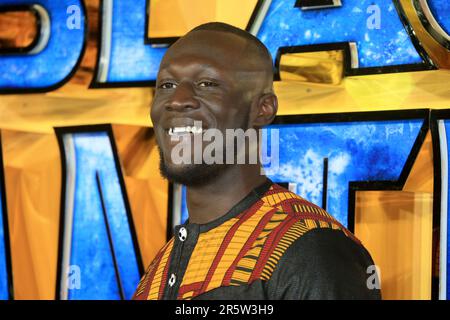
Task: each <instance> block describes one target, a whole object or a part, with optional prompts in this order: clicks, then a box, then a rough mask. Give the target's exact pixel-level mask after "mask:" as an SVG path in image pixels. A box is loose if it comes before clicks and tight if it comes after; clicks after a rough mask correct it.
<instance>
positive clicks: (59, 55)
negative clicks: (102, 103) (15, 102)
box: [0, 0, 85, 89]
mask: <svg viewBox="0 0 450 320" xmlns="http://www.w3.org/2000/svg"><path fill="white" fill-rule="evenodd" d="M33 4H40V5H41V6H42V7H44V8H45V9H46V10H47V11H48V14H49V16H50V26H51V27H50V38H49V40H48V44H47V46H46V47H45V48H44V49H43V50H42V51H41V52H40V53H38V54H29V55H27V54H10V55H0V89H42V88H47V87H50V86H53V85H56V84H58V83H59V82H61V81H62V80H63V79H65V78H66V77H67V76H68V75H69V74H70V72H71V71H72V70H73V68H74V67H75V65H76V63H77V61H78V58H79V57H80V54H81V50H82V47H83V43H84V41H85V27H84V22H85V17H84V15H83V12H82V11H81V10H80V14H81V16H80V22H81V24H80V28H79V29H69V28H68V27H67V25H66V22H67V19H68V18H69V16H71V15H70V14H68V13H67V8H68V7H69V6H71V5H75V6H78V7H79V8H80V9H81V1H80V0H58V1H51V0H15V1H11V0H0V6H7V5H33Z"/></svg>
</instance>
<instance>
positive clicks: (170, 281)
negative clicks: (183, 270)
mask: <svg viewBox="0 0 450 320" xmlns="http://www.w3.org/2000/svg"><path fill="white" fill-rule="evenodd" d="M175 281H177V277H176V276H175V274H173V273H172V274H171V275H170V279H169V286H171V287H173V285H174V284H175Z"/></svg>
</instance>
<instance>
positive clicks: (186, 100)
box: [166, 83, 199, 111]
mask: <svg viewBox="0 0 450 320" xmlns="http://www.w3.org/2000/svg"><path fill="white" fill-rule="evenodd" d="M198 107H199V102H198V101H197V99H195V92H194V88H193V87H192V85H190V84H188V83H180V84H179V85H178V86H177V87H176V88H175V90H174V91H173V94H172V96H171V97H170V98H169V99H168V100H167V103H166V110H167V111H188V110H191V109H197V108H198Z"/></svg>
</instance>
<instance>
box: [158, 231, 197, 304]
mask: <svg viewBox="0 0 450 320" xmlns="http://www.w3.org/2000/svg"><path fill="white" fill-rule="evenodd" d="M174 231H175V232H174V246H173V249H172V255H171V258H170V265H169V270H168V277H167V285H166V289H165V292H164V297H163V299H165V300H175V299H177V297H178V291H179V289H180V285H181V282H182V280H183V276H184V274H185V272H186V268H187V266H188V263H189V259H190V257H191V255H192V252H193V251H194V248H195V245H196V244H197V240H198V236H199V227H198V225H192V224H187V225H179V226H176V227H175V230H174Z"/></svg>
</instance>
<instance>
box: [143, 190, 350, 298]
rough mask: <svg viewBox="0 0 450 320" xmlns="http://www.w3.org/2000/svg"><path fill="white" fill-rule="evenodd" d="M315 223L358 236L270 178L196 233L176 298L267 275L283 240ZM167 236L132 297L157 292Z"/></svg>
mask: <svg viewBox="0 0 450 320" xmlns="http://www.w3.org/2000/svg"><path fill="white" fill-rule="evenodd" d="M316 228H332V229H339V230H342V231H343V232H344V233H345V234H346V235H347V236H349V237H351V238H352V239H354V240H355V241H357V242H358V240H357V239H356V238H355V237H354V236H353V235H352V234H351V233H350V232H349V231H348V230H347V229H346V228H345V227H343V226H342V225H341V224H340V223H339V222H338V221H336V220H335V219H334V218H333V217H331V216H330V215H329V214H328V213H327V212H326V211H324V210H323V209H321V208H320V207H318V206H316V205H314V204H312V203H310V202H308V201H306V200H304V199H303V198H301V197H299V196H298V195H296V194H294V193H292V192H290V191H288V190H286V189H285V188H283V187H281V186H279V185H277V184H273V185H272V186H271V187H270V189H269V190H268V191H267V192H266V193H265V194H264V196H263V197H262V198H261V199H260V200H259V201H256V202H255V203H254V204H253V205H252V206H250V207H249V208H248V209H247V210H245V211H244V212H242V213H240V214H239V215H237V216H236V217H234V218H232V219H229V220H228V221H226V222H225V223H223V224H221V225H220V226H218V227H216V228H213V229H211V230H209V231H207V232H204V233H201V234H200V235H199V238H198V241H197V244H196V246H195V248H194V251H193V252H192V255H191V258H190V260H189V263H188V266H187V268H186V272H185V274H184V277H183V280H182V282H181V285H180V288H179V291H178V299H192V298H194V297H196V296H198V295H200V294H203V293H205V292H208V291H210V290H213V289H216V288H219V287H223V286H239V285H247V284H250V283H252V282H253V281H255V280H258V279H261V280H269V279H270V277H271V275H272V273H273V271H274V270H275V268H276V266H277V264H278V262H279V260H280V259H281V257H282V256H283V254H284V252H285V251H286V250H287V249H288V248H289V246H290V245H291V244H292V243H293V242H294V241H295V240H297V239H298V238H300V237H301V236H302V235H303V234H305V233H306V232H308V231H309V230H312V229H316ZM173 241H174V239H173V238H172V239H171V240H170V241H169V242H168V243H167V244H166V246H165V247H164V248H162V249H161V251H160V252H159V253H158V255H157V256H156V258H155V259H154V261H153V262H152V263H151V265H150V266H149V268H148V270H147V272H146V275H145V276H144V277H143V278H142V280H141V282H140V284H139V286H138V289H137V291H136V293H135V297H134V298H135V299H144V300H146V299H148V300H153V299H161V298H162V295H163V291H164V288H165V285H166V283H167V273H168V266H169V263H170V253H171V250H172V247H173Z"/></svg>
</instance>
